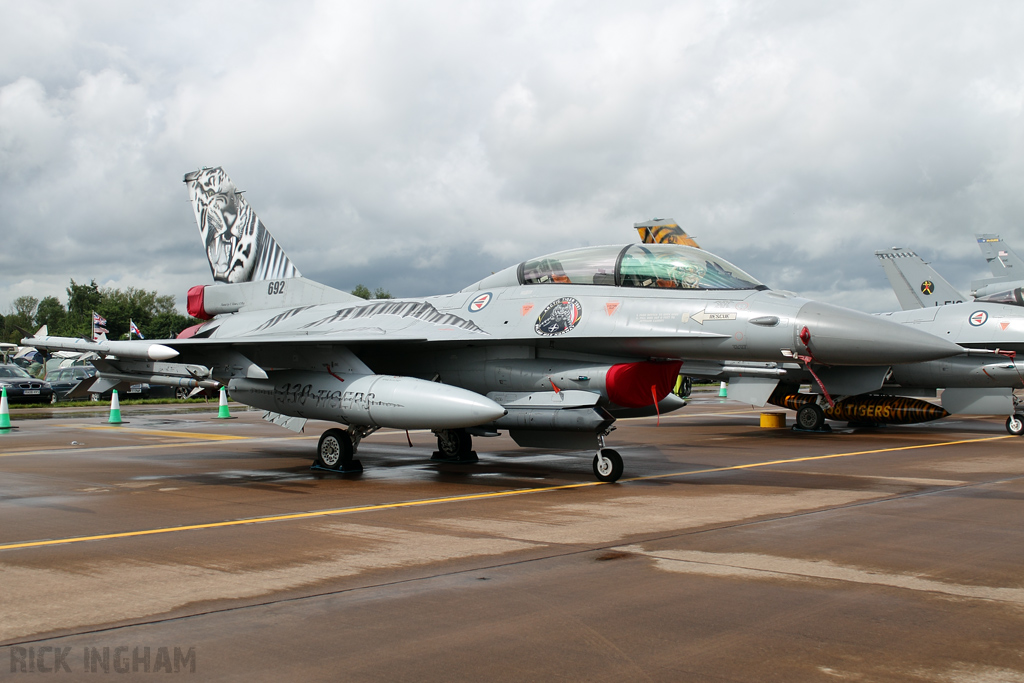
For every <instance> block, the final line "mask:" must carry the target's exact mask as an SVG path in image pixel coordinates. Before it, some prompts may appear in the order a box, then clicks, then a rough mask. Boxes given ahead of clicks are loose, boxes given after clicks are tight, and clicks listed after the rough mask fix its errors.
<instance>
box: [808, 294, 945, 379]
mask: <svg viewBox="0 0 1024 683" xmlns="http://www.w3.org/2000/svg"><path fill="white" fill-rule="evenodd" d="M793 333H794V337H795V339H794V343H795V344H796V348H797V349H798V350H799V352H800V353H801V354H806V353H807V352H808V351H810V355H811V356H812V357H813V358H814V360H816V361H818V362H819V363H825V364H828V365H892V364H899V363H918V362H922V361H928V360H935V359H938V358H946V357H948V356H955V355H957V354H960V353H963V349H962V348H960V346H958V345H957V344H954V343H953V342H951V341H948V340H946V339H942V338H940V337H937V336H935V335H933V334H929V333H928V332H923V331H922V330H918V329H915V328H914V327H912V326H910V325H902V324H900V323H895V322H892V321H891V320H886V319H884V318H880V317H878V316H874V315H868V314H866V313H860V312H858V311H851V310H848V309H845V308H840V307H839V306H831V305H829V304H824V303H821V302H817V301H811V302H808V303H806V304H804V305H803V307H801V308H800V311H799V312H798V313H797V315H796V324H795V327H794V330H793Z"/></svg>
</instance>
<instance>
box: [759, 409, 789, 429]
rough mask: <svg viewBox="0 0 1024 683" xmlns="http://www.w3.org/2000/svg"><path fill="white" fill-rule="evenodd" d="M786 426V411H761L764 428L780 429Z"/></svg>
mask: <svg viewBox="0 0 1024 683" xmlns="http://www.w3.org/2000/svg"><path fill="white" fill-rule="evenodd" d="M785 426H786V414H785V413H761V427H762V428H763V429H779V428H780V427H781V428H785Z"/></svg>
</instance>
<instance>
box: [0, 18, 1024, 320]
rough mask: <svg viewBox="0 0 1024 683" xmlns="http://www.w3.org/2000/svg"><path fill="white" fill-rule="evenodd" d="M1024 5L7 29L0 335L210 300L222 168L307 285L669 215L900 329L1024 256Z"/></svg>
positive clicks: (25, 23)
mask: <svg viewBox="0 0 1024 683" xmlns="http://www.w3.org/2000/svg"><path fill="white" fill-rule="evenodd" d="M1022 14H1024V7H1019V6H1018V4H1016V3H1012V2H993V3H981V4H977V3H976V4H974V5H971V6H967V5H963V4H961V3H951V2H949V3H940V4H936V3H932V2H929V3H924V2H908V3H899V4H896V5H893V4H892V3H882V2H865V3H849V4H836V3H818V2H781V3H772V4H768V3H746V2H720V3H716V4H711V3H703V2H693V3H673V2H647V3H639V4H637V3H631V4H630V5H629V6H628V7H627V6H626V5H622V4H621V3H557V4H554V3H548V2H526V3H507V4H496V3H490V4H479V3H460V2H436V3H406V2H375V3H298V4H294V3H293V4H290V5H288V6H287V7H285V6H283V5H277V4H272V3H262V4H261V3H244V4H242V3H219V4H216V5H215V6H214V5H210V4H209V3H198V2H179V3H173V4H170V3H168V4H157V5H153V4H142V5H139V4H138V3H129V2H105V3H89V4H88V5H84V4H82V3H74V2H67V3H10V2H3V3H0V44H3V45H5V47H7V49H6V50H5V51H4V57H3V58H2V60H0V234H2V236H3V241H4V248H3V250H2V252H0V309H5V307H6V306H8V305H9V302H10V301H11V300H13V298H14V297H16V296H18V295H21V294H29V293H31V294H35V295H37V296H39V295H46V294H59V293H62V292H63V289H64V288H65V287H66V286H67V281H68V278H69V277H74V278H75V279H76V280H77V281H83V280H85V281H88V280H89V279H92V278H95V279H97V281H98V282H100V283H101V284H110V285H116V286H127V285H132V286H143V287H146V288H148V289H157V290H158V291H160V292H161V293H174V294H176V295H178V297H179V302H183V300H184V293H185V290H186V289H187V287H188V286H189V285H192V284H198V283H202V282H208V281H209V280H210V276H209V270H208V268H207V266H206V263H205V259H204V258H203V254H202V249H201V246H200V244H199V241H198V231H197V229H196V227H195V224H194V220H193V217H192V214H191V210H190V207H189V206H188V203H187V195H186V192H185V188H184V186H183V184H182V183H181V177H182V175H183V174H184V173H185V172H186V171H188V170H190V169H194V168H196V167H198V166H202V165H221V166H224V168H225V170H226V171H227V172H228V173H229V174H230V175H231V176H232V178H233V180H234V181H235V183H236V184H237V185H238V186H239V187H241V188H242V189H244V190H245V191H246V193H247V197H248V199H249V202H250V203H251V204H252V205H253V206H254V208H255V209H256V210H257V212H258V213H259V214H260V216H261V218H263V220H264V221H265V222H266V224H267V225H268V226H269V227H270V229H271V230H272V231H273V232H274V234H275V236H276V237H277V238H278V241H279V242H280V243H281V244H282V246H284V248H285V249H286V250H287V251H288V253H289V255H290V256H291V258H292V260H293V261H295V263H296V264H297V265H298V266H299V268H300V269H301V270H302V271H303V273H304V274H305V275H307V276H311V277H314V278H316V279H320V280H322V281H324V282H325V283H327V284H331V285H333V286H338V287H342V288H345V289H350V288H351V287H352V286H354V285H355V284H356V283H357V282H363V283H365V284H367V285H369V286H370V287H371V288H372V287H376V286H384V287H386V288H388V289H390V290H391V291H392V292H393V293H395V294H399V295H417V294H431V293H439V292H443V291H451V290H453V289H458V288H461V287H463V286H465V285H466V284H468V283H470V282H472V281H474V280H476V279H478V278H480V277H483V276H485V275H487V274H488V273H490V272H491V271H493V270H497V269H498V268H501V267H504V266H505V265H509V264H511V263H514V262H516V261H519V260H521V259H524V258H527V257H529V256H533V255H537V254H539V253H544V252H550V251H556V250H559V249H563V248H567V247H572V246H576V245H580V244H586V243H589V244H600V243H614V242H622V241H627V240H632V239H633V235H634V233H633V232H632V230H631V228H630V226H631V225H632V223H633V222H636V221H641V220H645V219H648V218H651V217H655V216H662V217H664V216H672V217H675V218H677V219H678V220H679V221H680V223H681V224H682V225H684V226H685V227H686V229H687V230H688V231H689V232H690V233H691V234H694V235H696V236H697V237H698V239H699V240H700V241H701V243H702V244H703V245H704V246H706V247H707V248H709V249H711V250H712V251H716V252H718V253H720V254H722V255H723V256H725V257H726V258H729V259H731V260H733V261H735V262H736V263H737V264H738V265H740V266H742V267H744V268H745V269H746V270H748V271H750V272H751V273H753V274H755V275H756V276H757V277H759V278H760V279H762V280H764V281H765V282H766V283H768V284H770V285H771V286H775V287H780V288H786V289H793V290H798V291H800V292H802V293H806V294H809V295H813V296H817V297H820V298H822V299H825V300H827V301H832V302H835V303H840V304H845V305H849V306H853V307H856V308H861V309H864V310H871V311H877V310H886V309H889V308H893V307H895V297H893V296H892V294H891V293H890V292H889V291H888V287H887V285H886V283H885V280H884V277H882V274H881V269H880V268H879V267H878V266H877V264H876V262H875V258H874V256H873V255H872V252H873V251H874V250H875V249H878V248H883V247H888V246H893V245H899V246H904V247H908V248H912V249H916V250H917V251H918V252H919V253H921V254H922V255H925V256H926V258H929V259H931V260H933V261H934V262H935V265H936V266H937V267H938V268H939V270H940V271H943V272H944V274H945V275H946V277H947V279H949V280H950V281H951V282H953V284H955V285H957V286H961V287H963V288H966V286H967V283H968V282H969V281H970V280H971V279H976V278H980V277H984V276H986V275H987V271H986V269H985V264H984V262H983V261H982V259H981V257H980V254H979V253H978V251H977V248H976V247H975V245H974V242H973V239H972V237H971V234H972V233H973V232H974V231H986V232H998V233H1001V234H1002V235H1003V236H1004V238H1006V239H1007V240H1008V241H1010V242H1011V243H1013V242H1016V243H1017V244H1018V245H1019V246H1020V249H1021V250H1022V251H1024V227H1022V226H1021V225H1020V223H1021V221H1020V217H1021V216H1022V215H1024V194H1022V193H1021V192H1020V188H1021V187H1022V186H1024V154H1022V152H1024V149H1022V148H1024V141H1022V131H1024V126H1022V125H1021V123H1022V122H1021V110H1022V107H1024V48H1022V47H1021V46H1020V42H1021V41H1020V40H1019V36H1018V33H1019V32H1018V31H1017V30H1016V27H1018V26H1020V24H1021V19H1022Z"/></svg>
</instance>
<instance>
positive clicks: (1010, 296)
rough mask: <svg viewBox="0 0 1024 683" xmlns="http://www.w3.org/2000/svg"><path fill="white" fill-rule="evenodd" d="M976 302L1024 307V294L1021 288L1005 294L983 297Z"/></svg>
mask: <svg viewBox="0 0 1024 683" xmlns="http://www.w3.org/2000/svg"><path fill="white" fill-rule="evenodd" d="M975 301H984V302H985V303H987V304H1009V305H1011V306H1024V292H1022V291H1021V288H1020V287H1018V288H1016V289H1008V290H1006V291H1005V292H997V293H996V294H989V295H988V296H983V297H981V298H979V299H975Z"/></svg>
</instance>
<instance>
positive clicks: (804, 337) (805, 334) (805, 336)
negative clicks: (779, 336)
mask: <svg viewBox="0 0 1024 683" xmlns="http://www.w3.org/2000/svg"><path fill="white" fill-rule="evenodd" d="M800 341H802V342H803V344H804V346H807V345H808V344H810V343H811V331H810V330H809V329H807V328H806V327H805V328H803V329H802V330H800Z"/></svg>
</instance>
